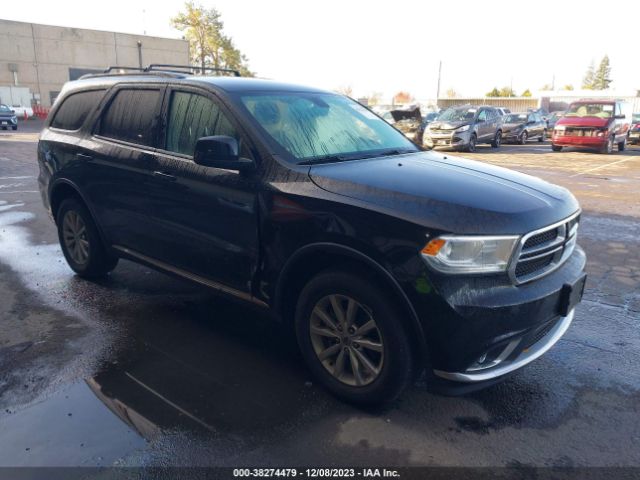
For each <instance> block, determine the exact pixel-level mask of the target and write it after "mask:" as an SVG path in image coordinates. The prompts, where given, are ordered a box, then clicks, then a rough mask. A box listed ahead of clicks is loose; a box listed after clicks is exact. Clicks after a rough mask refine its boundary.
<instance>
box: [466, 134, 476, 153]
mask: <svg viewBox="0 0 640 480" xmlns="http://www.w3.org/2000/svg"><path fill="white" fill-rule="evenodd" d="M477 143H478V138H477V137H476V134H475V133H473V134H471V138H470V139H469V145H467V152H471V153H473V152H475V151H476V144H477Z"/></svg>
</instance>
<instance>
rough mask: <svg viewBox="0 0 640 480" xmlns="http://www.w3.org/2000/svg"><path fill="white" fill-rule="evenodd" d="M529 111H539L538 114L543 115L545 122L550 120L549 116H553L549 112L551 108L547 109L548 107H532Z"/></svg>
mask: <svg viewBox="0 0 640 480" xmlns="http://www.w3.org/2000/svg"><path fill="white" fill-rule="evenodd" d="M528 111H529V112H531V113H537V114H538V115H540V117H542V120H544V121H545V122H548V121H549V117H550V116H551V114H550V113H549V110H547V109H546V108H530V109H528ZM547 128H549V124H548V123H547Z"/></svg>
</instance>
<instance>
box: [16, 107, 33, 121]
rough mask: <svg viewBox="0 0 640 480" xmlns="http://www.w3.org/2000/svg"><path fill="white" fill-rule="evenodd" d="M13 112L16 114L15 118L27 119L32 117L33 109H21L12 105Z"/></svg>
mask: <svg viewBox="0 0 640 480" xmlns="http://www.w3.org/2000/svg"><path fill="white" fill-rule="evenodd" d="M12 108H13V111H14V112H16V116H17V117H18V118H19V119H21V120H22V119H29V118H31V117H33V108H31V107H21V106H19V105H14V106H13V107H12Z"/></svg>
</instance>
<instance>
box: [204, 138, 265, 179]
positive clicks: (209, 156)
mask: <svg viewBox="0 0 640 480" xmlns="http://www.w3.org/2000/svg"><path fill="white" fill-rule="evenodd" d="M239 150H240V148H239V145H238V141H237V140H236V139H235V138H233V137H227V136H226V135H215V136H213V137H202V138H199V139H198V141H197V142H196V149H195V152H194V154H193V161H194V162H195V163H197V164H198V165H203V166H205V167H214V168H224V169H225V170H237V171H239V172H243V171H246V170H251V169H252V168H253V161H252V160H250V159H248V158H240V155H239V153H238V152H239Z"/></svg>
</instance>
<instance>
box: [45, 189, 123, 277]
mask: <svg viewBox="0 0 640 480" xmlns="http://www.w3.org/2000/svg"><path fill="white" fill-rule="evenodd" d="M56 223H57V225H58V240H59V241H60V247H61V248H62V253H63V254H64V257H65V259H66V260H67V263H68V264H69V266H70V267H71V269H72V270H73V271H74V272H76V274H78V276H80V277H83V278H98V277H103V276H105V275H106V274H107V273H109V272H110V271H112V270H113V269H114V268H115V267H116V265H117V264H118V258H117V257H114V256H112V255H110V254H109V253H108V252H107V250H106V248H105V246H104V244H103V242H102V239H101V238H100V235H99V233H98V229H97V227H96V225H95V222H94V221H93V218H92V217H91V214H90V213H89V210H87V207H85V206H84V204H82V203H81V202H80V201H78V200H76V199H75V198H69V199H67V200H64V201H63V202H62V204H61V205H60V208H59V209H58V212H57V214H56Z"/></svg>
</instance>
